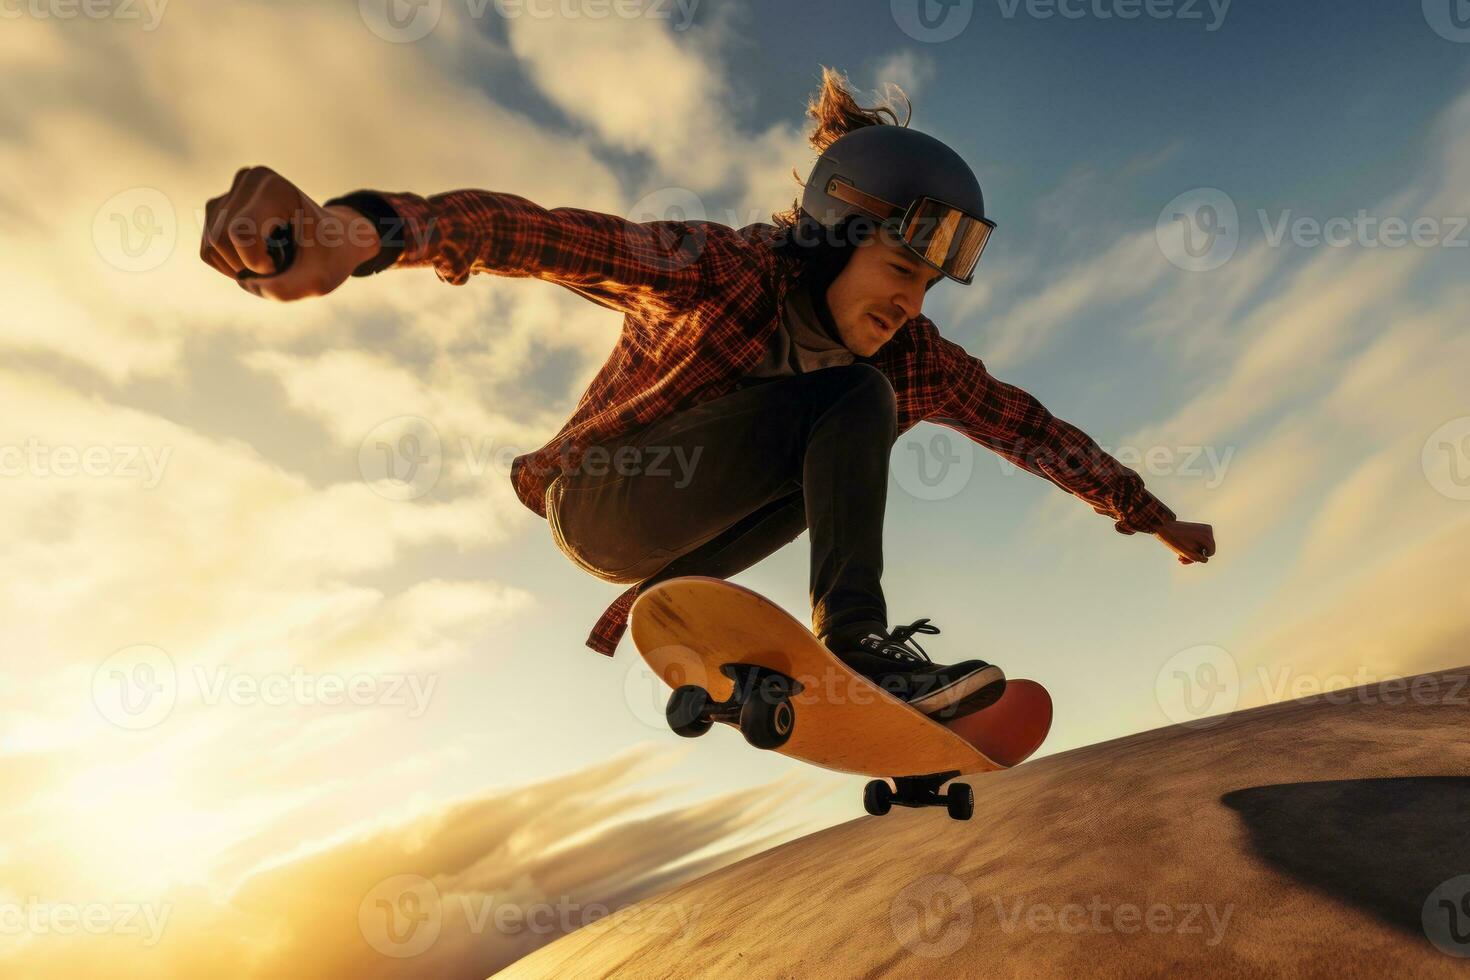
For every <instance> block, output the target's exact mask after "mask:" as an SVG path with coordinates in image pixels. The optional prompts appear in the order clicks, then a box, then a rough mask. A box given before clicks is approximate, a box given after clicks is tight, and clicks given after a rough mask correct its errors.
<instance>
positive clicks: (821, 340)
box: [745, 288, 856, 379]
mask: <svg viewBox="0 0 1470 980" xmlns="http://www.w3.org/2000/svg"><path fill="white" fill-rule="evenodd" d="M855 359H856V357H855V355H854V354H853V352H852V351H850V350H848V349H847V348H846V347H844V346H843V345H842V341H840V340H837V339H835V338H834V337H833V336H832V335H831V334H830V333H828V332H827V329H826V327H825V326H824V325H823V324H822V321H821V319H820V317H818V315H817V311H816V309H815V308H814V307H813V306H812V298H811V295H810V294H809V293H808V292H807V290H806V289H805V288H797V289H792V290H790V291H789V292H787V294H786V308H785V315H784V316H783V317H782V318H781V324H780V326H778V327H777V329H776V332H775V336H774V338H773V339H772V341H771V346H770V347H769V348H767V350H766V356H765V359H764V360H762V361H761V362H760V363H759V364H757V365H756V366H755V368H753V369H752V370H751V371H750V372H749V373H747V374H746V376H745V378H746V379H752V378H779V377H788V376H790V375H794V374H805V373H807V372H809V371H820V370H821V369H822V368H829V367H837V366H839V365H843V364H851V363H852V362H853V361H854V360H855Z"/></svg>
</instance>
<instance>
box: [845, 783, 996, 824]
mask: <svg viewBox="0 0 1470 980" xmlns="http://www.w3.org/2000/svg"><path fill="white" fill-rule="evenodd" d="M958 775H959V773H958V772H938V773H934V774H932V775H929V776H895V777H894V778H893V786H892V787H891V788H890V787H889V785H888V781H887V780H886V779H875V780H873V781H872V782H870V783H868V785H867V786H866V787H864V789H863V809H864V810H867V811H868V812H869V813H871V814H872V815H873V816H875V817H881V816H883V814H885V813H887V812H888V810H889V808H890V807H892V806H893V805H894V804H897V805H899V806H913V807H920V806H942V807H944V808H945V809H947V810H948V811H949V815H950V816H951V817H953V818H954V819H956V820H969V819H970V817H971V816H973V815H974V813H975V793H974V791H973V790H971V789H970V785H969V784H968V783H954V784H952V785H951V786H950V787H949V791H948V792H945V793H941V792H939V787H940V786H942V785H944V783H945V781H946V780H950V779H953V778H954V777H956V776H958Z"/></svg>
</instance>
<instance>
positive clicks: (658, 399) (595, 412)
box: [328, 190, 1175, 656]
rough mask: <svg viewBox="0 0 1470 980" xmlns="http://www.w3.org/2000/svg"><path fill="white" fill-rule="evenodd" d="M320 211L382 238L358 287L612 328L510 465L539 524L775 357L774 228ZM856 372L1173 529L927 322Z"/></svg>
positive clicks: (1054, 475) (1112, 510)
mask: <svg viewBox="0 0 1470 980" xmlns="http://www.w3.org/2000/svg"><path fill="white" fill-rule="evenodd" d="M328 203H329V204H332V203H347V204H350V205H352V206H354V207H357V208H358V209H359V210H361V211H363V212H364V213H366V214H368V215H369V216H370V217H373V218H375V219H376V221H377V223H378V228H379V231H380V233H381V234H382V235H383V242H384V247H383V249H382V251H381V252H380V254H379V255H378V257H377V258H375V259H373V260H371V261H370V262H367V263H364V265H363V266H361V267H359V268H358V269H357V270H356V272H355V273H354V274H356V275H370V274H372V273H374V272H379V271H381V270H382V269H385V268H389V267H394V268H397V267H408V266H432V267H433V268H434V270H435V272H436V273H437V274H438V276H439V278H440V279H442V280H444V281H445V282H447V283H451V284H453V285H463V284H464V283H465V282H467V281H468V280H469V278H470V276H472V275H474V274H475V273H477V272H487V273H492V274H494V275H500V276H516V277H533V278H536V279H543V280H546V281H547V282H554V283H556V284H558V285H560V286H564V287H566V288H567V289H570V290H572V291H573V292H576V293H578V294H580V295H582V296H585V297H586V298H587V299H590V300H592V301H593V302H595V303H598V304H600V305H602V306H606V307H608V308H610V309H614V310H617V311H619V312H620V313H622V314H623V326H622V331H621V333H620V334H619V336H618V340H617V343H616V344H615V345H614V346H613V350H612V353H611V354H610V355H608V358H607V361H606V362H605V363H604V364H603V365H602V367H601V369H599V370H598V372H597V374H596V376H595V377H594V378H593V379H592V382H591V384H590V385H589V386H588V388H587V390H586V391H585V392H584V393H583V394H582V397H581V400H580V401H579V402H578V403H577V407H576V410H575V411H573V412H572V416H571V418H569V419H568V420H567V421H566V424H564V425H563V426H562V427H561V430H560V431H558V432H557V433H556V435H555V436H553V437H552V439H551V440H550V441H549V442H548V443H547V444H546V445H545V446H543V447H542V448H540V449H538V450H536V451H535V452H532V453H528V454H525V455H522V456H518V457H517V458H516V459H515V460H514V461H513V463H512V466H511V481H512V483H513V484H514V487H515V491H516V494H517V496H519V497H520V499H521V501H522V502H523V503H525V505H526V506H527V507H529V508H530V509H531V510H533V511H535V512H536V513H537V514H539V515H540V516H542V517H545V516H546V491H547V488H548V487H549V485H550V484H551V482H552V480H553V479H554V478H555V477H556V474H557V472H558V469H559V466H560V465H561V464H562V463H563V462H566V463H568V464H575V463H576V462H578V461H579V460H580V458H581V453H582V452H583V451H584V450H585V449H586V447H588V446H591V445H595V444H599V443H603V442H606V441H608V440H610V439H612V438H614V437H615V436H617V435H619V434H620V433H623V432H626V431H629V430H631V429H634V428H641V427H642V426H645V425H648V424H651V423H653V422H656V421H658V420H659V419H661V418H663V417H664V416H666V415H668V414H670V413H672V412H678V411H681V410H683V409H687V408H689V407H690V406H692V405H696V404H698V403H700V402H703V401H707V400H709V399H711V398H717V397H719V396H720V395H723V394H725V393H727V392H729V391H731V390H732V389H733V388H734V386H735V384H736V382H738V381H739V380H740V379H741V378H742V377H744V376H745V374H746V373H747V372H748V371H749V370H750V369H751V368H753V367H754V366H755V365H756V364H758V363H759V362H760V360H761V358H762V357H763V355H764V354H765V352H766V349H767V347H768V346H769V344H770V343H771V341H772V337H773V333H774V331H775V330H776V329H777V324H778V322H779V319H780V316H781V311H782V309H783V304H784V301H785V295H786V292H787V290H788V289H789V288H790V286H791V273H792V272H793V271H794V269H793V268H792V266H791V264H790V263H791V260H789V259H786V258H784V257H783V256H781V255H779V254H778V253H777V252H774V251H773V250H772V248H771V245H772V243H773V240H774V237H775V235H776V232H777V229H776V227H775V226H773V225H769V224H752V225H747V226H746V227H744V228H741V229H739V230H736V229H733V228H730V227H727V226H725V225H721V224H716V223H713V222H707V221H649V222H644V223H634V222H631V221H628V220H627V219H624V218H620V217H617V216H615V215H610V214H601V213H599V212H596V211H586V210H582V209H579V208H567V207H558V208H551V209H546V208H543V207H540V206H538V205H536V204H533V203H532V202H531V201H528V200H526V199H525V198H523V197H518V196H516V195H514V194H504V193H494V192H490V191H481V190H458V191H450V192H448V193H444V194H437V195H434V196H432V197H428V198H425V197H421V196H419V195H417V194H394V193H383V192H373V191H359V192H356V193H354V194H350V195H347V196H346V197H342V198H336V199H334V200H333V201H329V202H328ZM860 359H861V360H865V361H867V362H869V363H871V364H873V365H874V366H876V367H878V368H879V369H880V370H882V371H883V373H884V374H885V375H887V377H888V380H889V381H890V382H891V383H892V385H893V389H894V392H895V393H896V395H897V400H898V428H899V431H900V432H903V431H906V430H908V429H909V428H911V427H912V426H914V425H916V424H917V423H919V422H921V421H929V422H934V423H937V424H939V425H944V426H948V427H950V428H952V429H955V430H957V431H959V432H961V433H963V434H964V435H966V436H968V437H969V438H970V439H972V440H974V441H975V442H977V443H979V444H980V445H982V446H985V447H987V448H989V449H991V450H993V451H995V452H997V453H999V454H1000V455H1002V456H1004V457H1005V458H1006V459H1008V460H1010V461H1011V462H1012V463H1014V464H1015V465H1017V466H1019V467H1022V468H1024V469H1026V470H1027V471H1029V472H1031V473H1034V474H1036V475H1037V476H1040V477H1042V478H1044V479H1047V480H1049V481H1051V482H1052V483H1055V484H1056V485H1057V486H1059V487H1061V488H1062V489H1064V490H1067V491H1068V492H1070V493H1072V494H1075V495H1076V496H1078V497H1080V498H1082V499H1083V500H1084V501H1086V502H1087V503H1088V504H1090V505H1091V506H1092V508H1093V510H1095V511H1097V512H1098V513H1099V514H1104V515H1107V516H1108V517H1110V518H1112V519H1113V520H1114V521H1115V526H1116V528H1117V529H1118V531H1120V532H1121V533H1124V534H1133V533H1135V532H1137V531H1152V530H1154V529H1156V528H1157V527H1158V526H1159V525H1160V524H1162V523H1164V522H1166V521H1169V520H1173V519H1174V516H1175V515H1174V512H1173V511H1171V510H1169V508H1167V507H1165V506H1164V505H1163V504H1162V503H1160V502H1159V500H1158V499H1157V498H1155V497H1154V496H1153V494H1151V493H1149V492H1148V491H1147V490H1146V489H1144V485H1143V480H1142V479H1141V478H1140V477H1139V475H1138V474H1137V473H1136V472H1134V471H1133V470H1131V469H1129V468H1128V467H1126V466H1124V465H1123V464H1122V463H1120V462H1118V461H1117V460H1116V459H1114V458H1113V457H1112V456H1110V455H1108V454H1107V453H1106V452H1104V451H1103V450H1102V449H1101V448H1100V447H1099V446H1098V445H1097V443H1095V442H1093V441H1092V439H1091V438H1089V437H1088V436H1087V435H1086V434H1085V433H1083V432H1082V431H1081V430H1079V429H1077V428H1076V427H1075V426H1073V425H1071V424H1069V423H1067V422H1064V421H1062V420H1061V419H1059V418H1056V417H1055V416H1053V415H1052V414H1051V413H1050V412H1048V411H1047V410H1046V409H1045V408H1044V407H1042V405H1041V403H1040V402H1038V401H1037V400H1036V399H1035V398H1033V397H1032V396H1031V395H1029V394H1027V393H1026V392H1025V391H1022V390H1021V389H1020V388H1017V387H1015V386H1014V385H1009V384H1006V383H1005V382H1003V381H999V380H997V379H996V378H994V377H992V376H991V375H990V373H989V372H988V371H987V370H986V368H985V364H984V363H983V362H982V361H981V360H980V359H979V358H978V357H975V356H974V355H972V354H970V353H969V352H967V351H966V350H965V349H964V348H963V347H961V346H959V345H958V344H956V343H954V342H952V341H950V340H947V339H945V338H944V337H941V336H940V335H939V330H938V328H936V327H935V325H934V323H933V322H932V321H930V320H929V319H928V318H927V317H924V316H918V317H915V318H914V319H912V320H910V321H909V322H908V323H906V324H905V325H904V326H903V327H902V328H900V329H899V331H898V332H897V333H896V334H895V335H894V336H893V337H892V338H891V339H890V340H889V341H888V342H887V343H886V344H885V345H884V346H883V347H882V348H880V349H879V350H878V351H877V352H876V353H875V354H874V355H873V356H872V357H870V358H860ZM638 589H639V586H638V585H633V586H632V587H630V588H628V589H627V590H625V591H624V592H623V593H622V595H620V596H619V597H618V598H617V599H616V600H615V601H614V602H613V603H612V605H610V606H609V607H608V608H607V610H606V611H605V612H604V613H603V614H602V617H601V618H600V619H599V620H598V621H597V624H596V626H595V627H594V628H593V630H592V632H591V634H590V635H589V636H588V638H587V646H589V647H591V648H592V649H594V650H596V651H598V652H599V653H603V654H606V655H608V656H611V655H612V653H613V651H614V649H615V648H616V647H617V644H618V641H619V640H620V639H621V637H622V635H623V631H624V630H625V629H626V628H627V617H628V610H629V608H630V607H631V606H632V604H633V600H634V599H635V598H636V597H637V595H638Z"/></svg>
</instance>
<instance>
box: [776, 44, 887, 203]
mask: <svg viewBox="0 0 1470 980" xmlns="http://www.w3.org/2000/svg"><path fill="white" fill-rule="evenodd" d="M847 86H848V80H847V76H845V75H844V74H842V72H840V71H838V70H837V69H836V68H830V67H828V66H827V65H823V66H822V84H821V87H820V88H818V90H817V93H816V94H815V95H814V96H812V97H811V98H810V99H808V100H807V104H806V114H807V118H809V119H810V120H811V121H812V128H811V131H810V132H809V133H807V142H808V143H810V144H811V146H812V149H814V150H816V151H817V153H818V154H821V153H825V152H826V151H827V147H829V146H831V145H832V144H833V143H835V142H837V138H838V137H840V136H846V135H847V134H848V133H850V132H852V131H853V130H855V129H862V128H863V127H864V126H904V127H907V126H908V124H909V119H911V118H912V117H913V114H914V111H913V103H912V102H910V101H909V97H908V94H907V93H906V92H904V90H903V89H902V88H900V87H899V86H898V85H897V84H895V83H893V82H889V83H887V86H885V87H889V86H891V87H892V88H895V89H897V90H898V94H899V95H901V96H903V101H904V106H905V108H906V110H907V111H906V112H905V113H904V119H903V122H901V123H900V122H899V121H898V113H897V112H895V111H894V109H893V105H892V103H891V101H890V102H884V103H881V104H879V105H876V106H873V107H872V108H864V107H863V106H861V105H859V104H858V101H857V100H856V99H854V98H853V97H852V93H851V92H849V91H848V90H847ZM791 176H792V178H793V179H794V180H795V181H796V183H797V185H798V186H804V183H803V181H802V177H801V174H799V173H797V172H796V169H795V168H794V167H793V168H792V170H791ZM800 214H801V200H800V198H797V199H794V200H793V201H792V202H791V207H789V208H787V209H786V210H784V211H777V212H775V213H774V214H772V215H771V221H772V223H773V224H775V225H776V227H778V228H782V229H785V228H789V227H791V226H792V225H794V224H795V223H796V221H797V219H798V217H799V216H800Z"/></svg>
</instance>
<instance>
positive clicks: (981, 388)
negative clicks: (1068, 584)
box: [929, 337, 1215, 565]
mask: <svg viewBox="0 0 1470 980" xmlns="http://www.w3.org/2000/svg"><path fill="white" fill-rule="evenodd" d="M937 342H938V344H939V347H938V351H937V353H938V356H939V358H940V360H941V363H942V366H943V371H944V375H945V377H946V380H947V383H948V385H949V391H950V396H949V399H948V401H947V402H945V404H944V406H943V408H942V410H941V412H940V413H939V414H937V415H935V416H933V417H931V418H930V419H929V421H931V422H936V423H938V424H940V425H946V426H949V427H950V428H953V429H956V430H957V431H959V432H962V433H963V434H964V435H966V436H968V437H969V438H970V439H972V440H974V441H975V442H977V443H980V444H981V445H983V446H986V447H987V448H989V449H991V450H993V451H995V452H997V453H999V454H1000V455H1002V456H1004V457H1005V458H1006V459H1008V460H1010V461H1011V462H1012V463H1015V464H1016V465H1017V466H1019V467H1021V468H1022V469H1024V470H1026V471H1028V472H1030V473H1034V474H1035V475H1037V476H1039V477H1042V478H1043V479H1046V480H1049V481H1051V482H1052V483H1054V484H1056V485H1057V486H1059V487H1061V488H1062V489H1063V490H1066V491H1067V492H1069V493H1071V494H1074V495H1075V496H1078V497H1081V498H1082V499H1083V500H1085V501H1087V503H1089V504H1090V505H1092V509H1093V510H1095V511H1097V512H1098V513H1099V514H1103V515H1106V516H1108V517H1110V518H1112V519H1113V521H1114V525H1113V526H1114V527H1115V528H1116V529H1117V530H1118V531H1119V533H1122V534H1134V533H1137V532H1139V531H1144V532H1147V533H1150V534H1156V535H1158V537H1159V539H1160V540H1161V541H1163V542H1164V544H1165V545H1167V546H1168V547H1169V548H1170V550H1172V551H1174V552H1175V554H1177V555H1178V556H1179V560H1180V562H1181V563H1183V564H1186V565H1187V564H1190V563H1192V562H1205V561H1207V560H1208V559H1209V556H1210V555H1212V554H1213V553H1214V550H1215V543H1214V533H1213V531H1212V530H1211V528H1210V526H1209V525H1208V524H1193V523H1189V522H1185V521H1180V520H1178V519H1177V517H1176V516H1175V514H1174V512H1173V511H1172V510H1170V509H1169V508H1168V507H1166V506H1164V504H1163V503H1162V502H1160V501H1159V499H1158V498H1157V497H1155V496H1154V495H1153V494H1151V493H1149V492H1148V490H1147V489H1145V488H1144V485H1143V478H1142V477H1140V476H1139V475H1138V474H1137V473H1136V472H1135V471H1133V470H1131V469H1129V468H1128V467H1126V466H1124V465H1123V464H1122V463H1120V462H1119V461H1118V460H1117V459H1115V458H1113V457H1112V456H1111V455H1109V454H1108V453H1106V452H1104V451H1103V449H1102V447H1100V446H1099V445H1098V444H1097V443H1096V442H1094V441H1093V440H1092V438H1091V437H1089V436H1088V435H1087V434H1086V433H1085V432H1083V431H1082V430H1081V429H1078V428H1077V427H1076V426H1074V425H1072V424H1071V423H1069V422H1065V421H1063V420H1062V419H1059V418H1057V417H1056V416H1054V415H1052V414H1051V412H1049V411H1047V409H1046V408H1045V407H1044V406H1043V405H1042V404H1041V403H1040V402H1039V401H1037V400H1036V399H1035V398H1034V397H1033V396H1031V395H1030V394H1029V393H1027V392H1025V391H1023V390H1021V389H1020V388H1017V387H1016V386H1015V385H1010V384H1006V383H1005V382H1003V381H1000V380H998V379H996V378H995V377H993V376H992V375H991V374H990V372H989V371H988V370H986V368H985V364H984V362H983V361H981V360H980V359H979V358H978V357H975V356H974V355H973V354H971V353H969V352H968V351H966V350H965V349H964V348H963V347H961V346H959V345H958V344H956V343H954V342H953V341H950V340H947V339H945V338H942V337H941V338H938V339H937Z"/></svg>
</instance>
